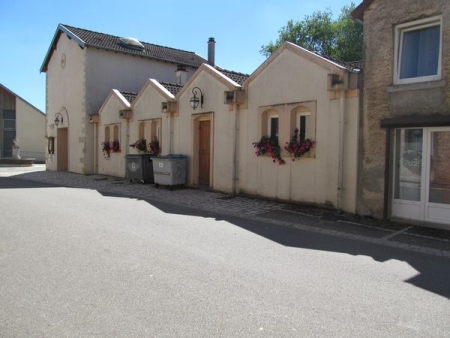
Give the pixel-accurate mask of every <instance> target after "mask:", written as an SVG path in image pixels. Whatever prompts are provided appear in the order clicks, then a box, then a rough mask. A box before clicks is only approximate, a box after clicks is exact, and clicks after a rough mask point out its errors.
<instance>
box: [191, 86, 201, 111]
mask: <svg viewBox="0 0 450 338" xmlns="http://www.w3.org/2000/svg"><path fill="white" fill-rule="evenodd" d="M197 90H198V91H199V92H200V99H199V98H198V97H197V94H198V92H197ZM192 94H194V96H193V97H191V100H190V101H189V102H190V103H191V108H192V109H194V110H195V109H197V107H198V104H199V103H200V108H203V93H202V91H201V89H200V88H198V87H194V88H192Z"/></svg>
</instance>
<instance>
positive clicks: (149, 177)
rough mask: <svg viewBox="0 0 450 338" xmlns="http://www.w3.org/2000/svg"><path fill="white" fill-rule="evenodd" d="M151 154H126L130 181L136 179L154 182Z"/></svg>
mask: <svg viewBox="0 0 450 338" xmlns="http://www.w3.org/2000/svg"><path fill="white" fill-rule="evenodd" d="M154 157H155V156H154V155H151V154H129V155H126V156H125V159H126V164H127V177H128V179H129V180H130V183H131V182H132V181H133V180H136V181H138V182H141V183H154V178H153V163H152V158H154Z"/></svg>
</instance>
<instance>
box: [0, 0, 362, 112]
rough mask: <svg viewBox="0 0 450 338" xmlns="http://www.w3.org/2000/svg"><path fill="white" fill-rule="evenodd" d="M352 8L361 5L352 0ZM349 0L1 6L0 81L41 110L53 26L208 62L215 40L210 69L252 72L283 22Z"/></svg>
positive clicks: (44, 1) (97, 0)
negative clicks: (210, 44)
mask: <svg viewBox="0 0 450 338" xmlns="http://www.w3.org/2000/svg"><path fill="white" fill-rule="evenodd" d="M354 2H355V3H356V4H359V3H360V2H361V1H354ZM350 3H351V0H315V1H306V0H278V1H273V0H260V1H247V0H228V1H220V2H219V1H217V2H215V1H211V0H210V1H203V0H198V1H177V0H172V1H162V2H156V1H150V0H147V1H146V0H139V1H138V0H126V1H123V0H122V1H116V0H91V1H84V0H78V1H73V0H66V1H56V0H51V1H50V0H40V1H36V0H0V43H1V52H0V64H1V65H2V68H1V70H0V83H1V84H3V85H4V86H6V87H7V88H9V89H10V90H12V91H13V92H15V93H16V94H17V95H19V96H21V97H22V98H23V99H25V100H26V101H28V102H30V103H31V104H32V105H34V106H36V107H37V108H39V109H40V110H42V111H44V112H45V73H40V71H39V69H40V67H41V65H42V62H43V60H44V57H45V55H46V53H47V50H48V48H49V46H50V42H51V40H52V38H53V35H54V34H55V31H56V28H57V26H58V24H59V23H63V24H67V25H71V26H74V27H79V28H84V29H89V30H93V31H97V32H101V33H106V34H111V35H117V36H124V37H129V36H132V37H135V38H137V39H139V40H141V41H145V42H148V43H154V44H158V45H162V46H167V47H173V48H178V49H184V50H188V51H193V52H196V53H197V54H199V55H201V56H203V57H205V58H206V57H207V41H208V38H209V37H214V38H215V39H216V54H215V60H216V64H217V65H219V66H221V67H223V68H225V69H228V70H234V71H237V72H242V73H247V74H251V73H252V72H253V71H254V70H255V69H256V68H257V67H258V66H259V65H260V64H261V63H262V62H263V61H264V60H265V58H264V56H262V55H261V54H260V52H259V51H260V49H261V46H262V45H265V44H267V43H269V42H270V41H275V40H276V39H277V37H278V30H279V29H280V28H281V27H283V26H284V25H285V24H286V22H287V21H288V20H290V19H293V20H302V19H303V18H304V17H305V15H310V14H312V13H313V12H314V11H322V10H325V9H326V8H330V9H331V10H332V12H333V14H334V15H335V16H337V15H338V14H339V12H340V9H341V8H342V7H343V6H344V5H349V4H350Z"/></svg>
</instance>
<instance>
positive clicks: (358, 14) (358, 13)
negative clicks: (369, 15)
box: [350, 0, 375, 22]
mask: <svg viewBox="0 0 450 338" xmlns="http://www.w3.org/2000/svg"><path fill="white" fill-rule="evenodd" d="M374 1H375V0H363V2H361V3H360V4H359V5H358V6H357V7H356V8H355V9H354V10H353V11H352V12H351V13H350V15H351V16H352V18H353V20H356V21H359V22H363V20H364V11H365V10H366V9H367V8H368V7H369V6H370V5H371V4H372V2H374Z"/></svg>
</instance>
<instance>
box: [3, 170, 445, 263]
mask: <svg viewBox="0 0 450 338" xmlns="http://www.w3.org/2000/svg"><path fill="white" fill-rule="evenodd" d="M8 176H10V177H14V178H18V179H25V180H32V181H39V182H45V183H50V184H55V185H59V186H65V187H75V188H84V189H95V190H97V191H99V192H101V193H105V194H108V195H119V196H126V197H130V198H138V199H143V200H146V201H149V202H155V203H156V202H163V203H169V204H175V205H180V206H184V207H190V208H193V209H195V210H197V211H202V212H208V213H213V214H217V215H222V216H228V217H240V218H251V219H252V220H260V221H261V222H265V223H271V224H276V225H281V226H288V227H292V228H297V229H301V230H306V231H312V232H319V233H323V234H327V235H332V236H339V237H345V238H349V239H355V240H359V241H364V242H370V243H375V244H380V245H385V246H390V247H397V248H402V249H406V250H412V251H417V252H424V253H428V254H432V255H437V256H443V257H449V258H450V231H446V230H436V229H429V228H424V227H417V226H412V225H408V224H399V223H391V222H383V221H377V220H373V219H370V218H360V217H357V216H353V215H349V214H342V213H337V212H335V211H332V210H326V209H321V208H313V207H310V206H302V205H298V204H289V203H281V202H276V201H270V200H263V199H255V198H249V197H242V196H238V197H234V198H232V197H231V196H229V195H227V194H224V193H219V192H211V191H204V190H197V189H190V188H183V189H174V190H173V191H171V190H169V189H166V188H159V189H157V188H156V187H155V186H154V185H151V184H140V183H131V184H130V182H129V181H128V180H127V179H123V178H115V177H107V176H101V175H89V176H85V175H80V174H74V173H68V172H55V171H45V166H44V165H35V166H34V167H31V168H23V167H21V168H0V177H8Z"/></svg>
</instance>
